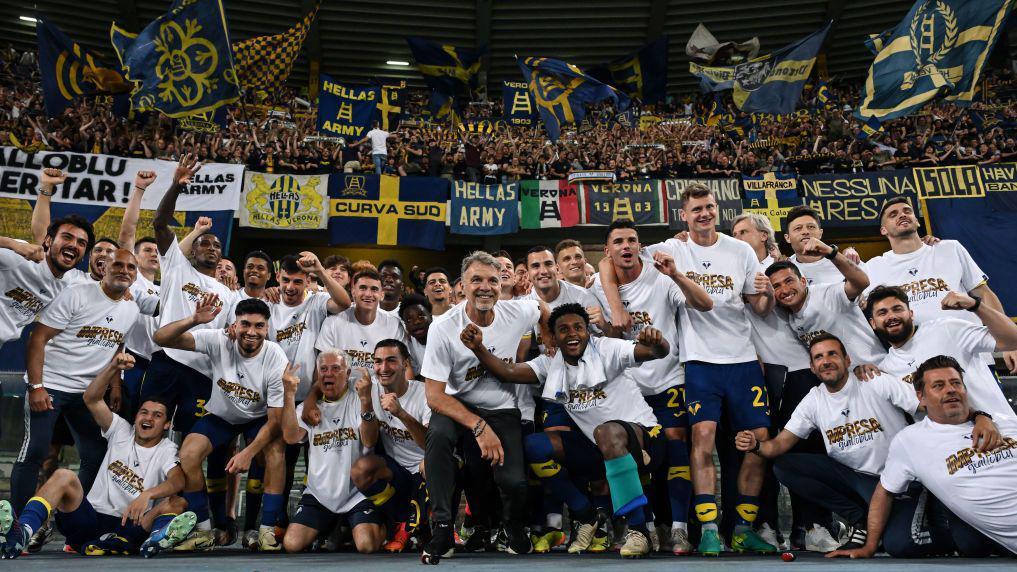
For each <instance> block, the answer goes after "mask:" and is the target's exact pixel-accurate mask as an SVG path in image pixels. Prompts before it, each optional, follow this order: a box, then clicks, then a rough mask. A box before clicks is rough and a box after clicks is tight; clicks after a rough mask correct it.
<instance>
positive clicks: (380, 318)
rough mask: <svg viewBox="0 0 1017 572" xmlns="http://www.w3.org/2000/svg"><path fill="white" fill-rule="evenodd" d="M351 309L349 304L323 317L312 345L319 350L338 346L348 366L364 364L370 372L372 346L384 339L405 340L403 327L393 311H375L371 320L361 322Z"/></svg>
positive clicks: (354, 366)
mask: <svg viewBox="0 0 1017 572" xmlns="http://www.w3.org/2000/svg"><path fill="white" fill-rule="evenodd" d="M355 310H356V307H355V306H351V307H349V308H347V309H345V310H343V311H342V312H339V313H338V314H335V315H334V316H329V317H328V318H326V319H325V321H324V322H323V323H322V325H321V331H320V332H319V333H318V340H317V341H316V342H315V343H314V348H315V349H316V350H318V351H320V352H321V351H325V350H327V349H329V348H336V349H340V350H342V351H344V352H346V355H347V357H348V359H349V366H350V367H351V368H358V367H365V368H367V371H370V372H373V371H374V346H376V345H378V342H380V341H381V340H384V339H388V338H392V339H395V340H399V341H401V342H403V343H406V330H405V328H403V322H402V320H400V319H399V317H398V316H396V315H395V314H392V313H389V312H383V311H381V310H378V311H377V312H376V313H375V315H374V321H373V322H371V323H370V324H369V325H364V324H361V323H360V320H358V319H357V316H356V314H355V313H354V312H355ZM372 375H373V373H372Z"/></svg>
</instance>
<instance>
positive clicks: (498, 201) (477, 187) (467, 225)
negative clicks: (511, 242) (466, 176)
mask: <svg viewBox="0 0 1017 572" xmlns="http://www.w3.org/2000/svg"><path fill="white" fill-rule="evenodd" d="M449 219H450V222H451V226H452V234H473V235H493V234H512V233H514V232H518V231H519V185H517V184H511V185H482V184H480V183H469V182H466V181H456V182H455V184H453V185H452V212H451V214H450V215H449Z"/></svg>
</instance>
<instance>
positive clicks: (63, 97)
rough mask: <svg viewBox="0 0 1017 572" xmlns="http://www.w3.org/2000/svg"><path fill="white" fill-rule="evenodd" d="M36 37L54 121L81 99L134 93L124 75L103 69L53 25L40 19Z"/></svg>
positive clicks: (45, 95) (44, 92) (44, 88)
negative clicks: (76, 99) (72, 102)
mask: <svg viewBox="0 0 1017 572" xmlns="http://www.w3.org/2000/svg"><path fill="white" fill-rule="evenodd" d="M35 34H36V37H37V39H38V41H39V69H40V70H41V71H42V97H43V100H44V103H45V105H46V114H47V115H49V116H50V117H55V116H57V115H60V114H61V113H63V111H64V108H66V107H67V104H68V103H70V102H71V100H72V99H74V98H75V97H78V96H80V95H96V94H104V93H124V92H128V91H130V90H131V86H130V84H128V83H127V81H126V80H125V79H124V76H123V74H121V73H120V72H119V71H117V70H115V69H111V68H107V67H105V66H104V65H102V63H101V62H99V61H98V60H97V59H96V58H95V57H94V56H92V54H91V53H89V52H88V51H87V50H85V49H84V48H82V47H81V44H78V43H77V42H75V41H72V40H71V39H70V38H68V37H67V36H66V35H64V33H63V32H62V31H61V30H60V28H57V27H56V26H54V25H53V24H50V23H49V21H47V20H45V19H42V18H40V19H39V21H38V23H36V26H35Z"/></svg>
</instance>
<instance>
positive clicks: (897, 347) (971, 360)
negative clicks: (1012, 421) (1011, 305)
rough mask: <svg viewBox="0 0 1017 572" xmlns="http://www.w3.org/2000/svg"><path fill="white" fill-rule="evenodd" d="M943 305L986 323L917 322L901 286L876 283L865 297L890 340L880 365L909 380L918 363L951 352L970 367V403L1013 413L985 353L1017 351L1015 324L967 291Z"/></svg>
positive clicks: (876, 323) (946, 298)
mask: <svg viewBox="0 0 1017 572" xmlns="http://www.w3.org/2000/svg"><path fill="white" fill-rule="evenodd" d="M936 248H939V247H938V246H937V247H936ZM940 304H941V305H942V308H943V310H944V311H951V313H952V314H954V315H963V314H966V313H968V312H970V313H972V314H975V315H976V316H977V317H978V318H979V320H980V322H981V323H982V324H985V325H984V326H982V325H976V324H973V323H971V322H970V321H968V320H966V319H957V318H940V319H934V320H929V321H926V322H924V323H922V324H921V325H916V324H915V320H914V311H913V310H911V308H910V305H909V301H908V295H907V293H906V292H905V291H904V289H903V288H901V287H899V286H878V287H876V288H875V289H873V290H872V292H871V293H870V294H869V297H868V300H867V308H868V309H867V312H868V313H869V314H870V315H871V316H872V318H871V320H870V323H871V324H872V328H873V330H875V332H876V334H877V335H878V336H879V337H880V338H881V339H883V340H886V342H887V343H888V344H890V351H889V353H887V355H886V357H885V358H884V359H883V360H882V361H880V362H879V363H878V364H877V365H878V366H879V369H880V370H882V371H886V372H890V373H893V374H895V375H897V376H900V377H902V378H904V379H905V380H907V381H910V380H911V374H912V373H913V372H914V368H915V364H920V363H922V362H924V361H925V360H927V359H930V358H932V357H934V356H937V355H945V356H950V357H951V358H953V359H955V360H957V362H958V363H960V364H962V366H963V367H964V368H965V369H966V370H967V371H968V374H967V380H966V382H965V392H966V393H967V394H968V401H969V402H970V403H971V406H972V407H974V408H976V409H979V410H981V411H988V412H989V413H992V414H996V413H1001V414H1004V415H1012V414H1013V407H1012V406H1011V405H1010V402H1009V401H1008V400H1007V398H1006V396H1005V395H1003V390H1002V388H1001V387H1000V386H999V382H998V381H997V380H996V376H995V375H993V373H992V372H991V371H989V369H988V368H987V367H986V366H985V361H984V359H983V356H984V355H985V354H987V353H989V354H991V352H994V351H1011V350H1014V349H1017V324H1014V323H1013V321H1012V320H1010V318H1008V317H1007V316H1006V315H1005V314H1003V313H1002V312H999V311H997V310H995V309H993V308H990V307H989V306H987V305H985V304H983V303H982V300H981V299H980V298H977V297H972V296H968V295H967V294H959V293H957V292H948V293H947V294H946V296H944V297H943V298H942V299H941V302H940ZM960 310H966V311H967V312H962V311H960Z"/></svg>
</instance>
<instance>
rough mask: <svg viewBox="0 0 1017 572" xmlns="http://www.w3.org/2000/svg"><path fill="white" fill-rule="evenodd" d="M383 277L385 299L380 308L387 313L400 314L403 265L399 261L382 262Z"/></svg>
mask: <svg viewBox="0 0 1017 572" xmlns="http://www.w3.org/2000/svg"><path fill="white" fill-rule="evenodd" d="M378 274H379V275H380V276H381V290H382V292H383V293H384V297H383V298H382V299H381V303H380V307H381V309H382V310H385V311H386V312H393V313H398V312H399V304H400V303H401V302H402V300H403V265H402V264H399V261H398V260H391V259H389V260H382V261H381V264H379V265H378Z"/></svg>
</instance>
